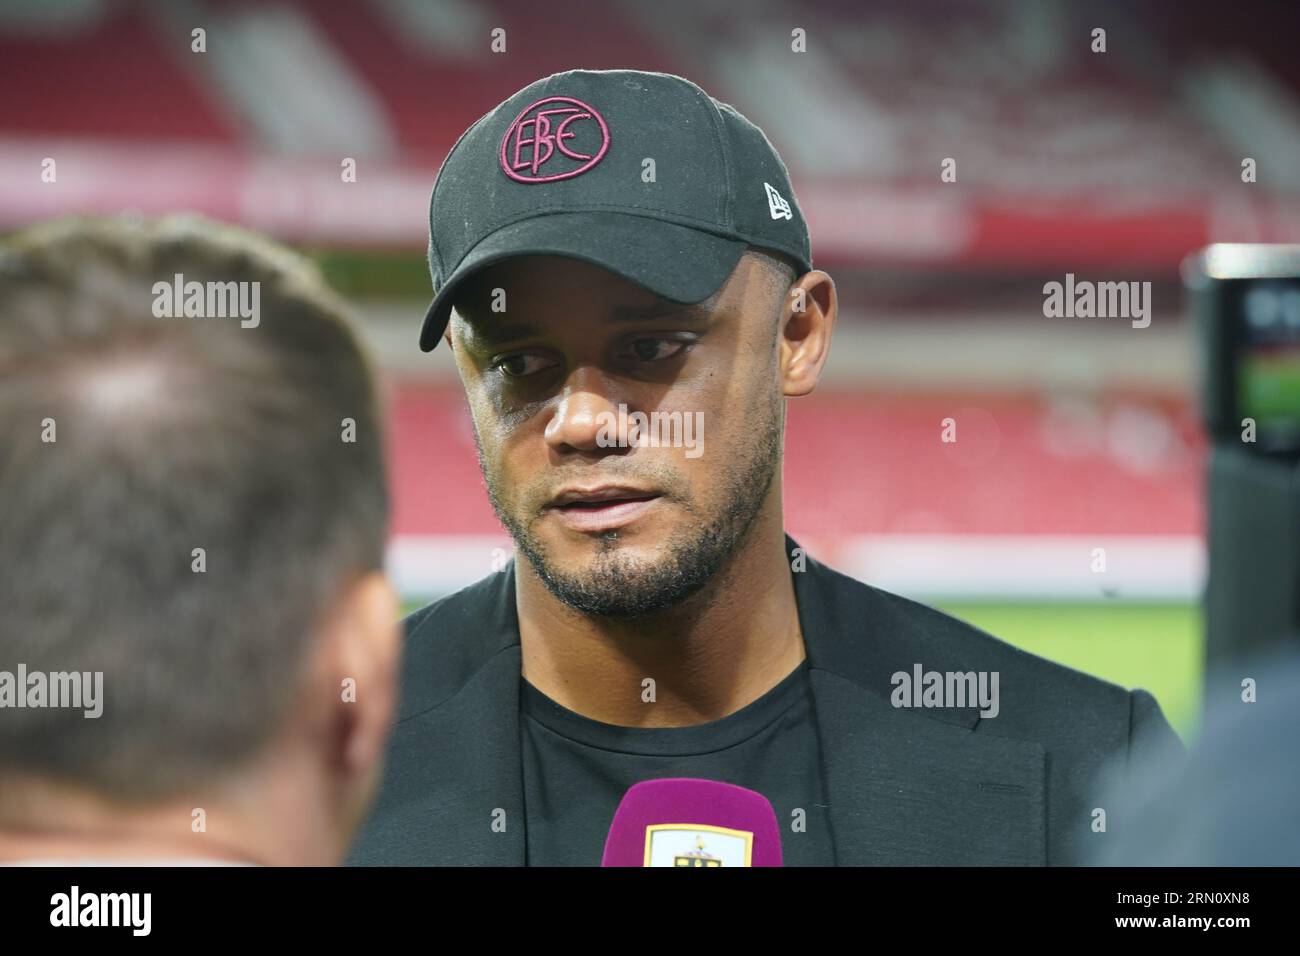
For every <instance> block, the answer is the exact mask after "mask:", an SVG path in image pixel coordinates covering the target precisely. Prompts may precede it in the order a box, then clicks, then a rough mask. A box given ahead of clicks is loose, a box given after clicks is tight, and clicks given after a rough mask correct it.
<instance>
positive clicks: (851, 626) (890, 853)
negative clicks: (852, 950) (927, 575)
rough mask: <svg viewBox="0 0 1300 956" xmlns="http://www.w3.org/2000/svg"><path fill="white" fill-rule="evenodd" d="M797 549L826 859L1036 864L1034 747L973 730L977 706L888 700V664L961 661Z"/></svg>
mask: <svg viewBox="0 0 1300 956" xmlns="http://www.w3.org/2000/svg"><path fill="white" fill-rule="evenodd" d="M786 544H787V548H788V549H791V552H792V554H793V553H794V551H793V549H796V548H797V547H798V545H796V544H795V543H794V541H792V540H790V539H788V538H787V540H786ZM805 560H807V568H806V570H804V571H802V572H800V571H796V572H795V573H794V575H793V577H794V582H795V594H796V597H797V599H798V603H799V620H800V625H801V628H802V630H803V635H804V644H805V648H806V651H807V655H808V664H809V669H810V675H811V679H812V686H813V704H814V709H815V712H816V715H817V725H818V734H819V737H820V740H821V747H822V760H823V762H824V764H825V768H826V788H827V796H828V802H829V804H830V808H829V818H830V826H831V833H832V837H833V840H834V844H835V854H836V862H837V863H838V864H839V865H841V866H844V865H850V866H853V865H871V866H898V865H909V864H910V865H916V864H923V865H959V866H964V865H991V864H992V865H999V864H1001V865H1008V864H1015V865H1025V864H1028V865H1040V866H1041V865H1043V864H1044V863H1045V862H1046V842H1045V836H1046V833H1045V823H1044V821H1045V807H1046V805H1045V798H1044V787H1045V781H1046V754H1045V751H1044V750H1043V747H1042V746H1041V745H1040V744H1037V743H1032V742H1026V741H1019V740H1011V739H1009V738H1003V737H998V736H995V735H993V734H990V733H984V732H981V728H980V715H979V711H978V709H977V708H976V707H967V708H960V709H959V708H939V709H927V710H913V709H904V708H896V707H894V706H893V705H892V704H891V702H890V693H889V691H890V688H891V687H892V683H891V680H890V678H891V675H893V674H894V673H896V672H898V671H905V672H907V673H911V672H912V670H913V667H914V666H915V665H916V664H918V663H919V664H922V665H923V666H924V667H925V669H927V670H931V669H934V670H966V669H967V668H965V667H962V666H960V663H959V661H958V660H954V659H952V657H951V654H952V651H951V649H949V648H946V647H944V646H942V645H939V644H936V643H931V642H929V641H928V640H927V635H926V634H925V633H924V632H922V631H919V630H918V629H917V628H916V627H915V626H914V625H911V623H910V620H909V619H908V618H906V617H901V616H900V615H899V614H898V612H897V610H896V609H895V608H894V607H892V606H886V605H884V604H883V603H882V602H881V601H880V600H879V599H878V595H879V594H880V593H881V592H878V591H876V590H875V589H874V588H871V587H869V586H867V585H864V584H862V583H861V582H858V581H854V580H852V579H850V578H847V577H844V576H843V575H840V574H838V573H837V572H835V571H832V570H830V569H829V568H826V567H824V566H822V565H820V564H818V563H817V562H815V561H812V560H810V559H805ZM797 566H798V565H797V564H796V567H797Z"/></svg>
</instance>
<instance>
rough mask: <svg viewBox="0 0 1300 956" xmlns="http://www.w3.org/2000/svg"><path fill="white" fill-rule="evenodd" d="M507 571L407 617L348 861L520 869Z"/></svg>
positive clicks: (513, 636)
mask: <svg viewBox="0 0 1300 956" xmlns="http://www.w3.org/2000/svg"><path fill="white" fill-rule="evenodd" d="M514 594H515V589H514V569H513V566H510V567H507V569H506V570H505V572H503V573H500V574H495V575H492V576H491V577H490V578H487V579H485V580H483V581H481V582H479V583H478V584H476V585H474V586H473V587H472V588H470V589H468V590H467V591H465V592H462V593H461V594H460V595H457V596H456V597H454V598H452V599H448V600H445V601H441V602H438V603H437V604H434V605H431V606H430V607H428V608H425V609H424V610H422V611H418V612H416V613H415V614H414V615H412V616H411V617H410V618H408V619H407V635H406V645H405V650H404V660H403V670H404V677H403V681H402V700H401V705H400V712H399V714H398V721H397V725H396V727H395V728H394V730H393V736H392V738H391V741H390V744H389V753H388V762H387V767H386V771H385V778H384V783H383V787H382V789H381V791H380V793H379V798H378V802H377V804H376V807H375V810H374V812H372V813H371V815H370V818H369V820H368V822H367V824H366V827H365V829H364V830H363V831H362V834H361V837H360V839H359V840H358V841H357V843H356V844H355V846H354V852H353V855H352V858H351V860H350V862H352V863H356V864H362V865H381V866H392V865H398V866H403V865H404V866H430V865H432V866H522V865H524V862H525V860H524V857H525V852H526V846H527V842H526V839H525V834H524V788H523V770H522V766H521V763H520V759H521V758H520V746H519V690H520V683H519V682H520V673H521V666H520V649H519V627H518V620H517V618H516V616H515V598H514Z"/></svg>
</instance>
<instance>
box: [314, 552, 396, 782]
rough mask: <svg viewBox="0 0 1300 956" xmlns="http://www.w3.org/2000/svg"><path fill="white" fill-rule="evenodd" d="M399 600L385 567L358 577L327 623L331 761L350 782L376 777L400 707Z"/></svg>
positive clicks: (326, 667) (327, 677) (326, 653)
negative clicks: (331, 697)
mask: <svg viewBox="0 0 1300 956" xmlns="http://www.w3.org/2000/svg"><path fill="white" fill-rule="evenodd" d="M399 610H400V608H399V604H398V600H397V595H396V593H395V592H394V591H393V588H392V585H390V584H389V583H388V579H387V578H386V577H385V576H384V574H383V573H382V572H380V571H375V572H372V573H370V574H367V575H365V576H364V577H362V578H359V579H357V580H356V581H355V582H353V584H352V585H351V586H350V587H349V588H348V589H347V591H346V592H345V593H344V594H343V596H342V598H341V599H340V600H339V602H338V603H337V604H336V605H335V608H334V612H333V614H332V615H331V617H330V620H329V622H328V623H327V624H326V626H325V633H324V635H323V636H324V639H325V642H326V646H325V647H324V648H322V651H323V654H324V660H325V662H326V665H325V672H326V673H325V676H324V680H325V681H326V688H327V691H328V692H332V694H333V695H334V696H333V705H332V710H333V717H332V719H330V720H329V725H330V727H331V728H332V730H331V736H332V738H333V739H332V741H331V751H332V753H331V759H332V762H333V763H334V765H335V768H336V771H337V772H338V773H340V774H342V775H343V777H344V778H345V780H347V781H358V780H363V779H365V778H368V777H370V776H373V775H376V774H377V773H378V770H379V764H380V762H381V760H382V759H383V755H384V749H385V747H386V745H387V743H388V735H389V732H390V731H391V729H392V723H393V716H394V711H395V709H396V707H397V693H398V667H399V664H400V658H401V625H400V623H399V621H398V615H399Z"/></svg>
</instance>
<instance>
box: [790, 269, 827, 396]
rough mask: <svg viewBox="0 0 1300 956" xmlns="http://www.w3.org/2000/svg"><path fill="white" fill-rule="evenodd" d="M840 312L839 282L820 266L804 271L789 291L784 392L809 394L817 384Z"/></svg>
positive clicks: (794, 394)
mask: <svg viewBox="0 0 1300 956" xmlns="http://www.w3.org/2000/svg"><path fill="white" fill-rule="evenodd" d="M837 311H838V302H837V300H836V297H835V281H834V280H833V279H832V278H831V277H830V276H828V275H827V274H826V273H825V272H822V271H821V270H820V269H814V270H813V271H812V272H807V273H804V275H802V276H800V277H799V279H798V280H796V281H795V283H794V284H793V285H791V286H790V289H789V291H787V292H786V294H785V304H784V306H783V307H782V310H781V335H780V345H781V357H780V361H781V383H782V393H783V394H784V395H786V396H788V397H789V396H796V395H807V394H808V393H809V392H811V391H812V390H813V389H814V388H816V387H817V382H818V380H819V379H820V378H821V374H822V367H823V366H824V365H825V364H826V357H827V355H829V354H830V347H831V332H832V330H833V329H834V328H835V317H836V314H837Z"/></svg>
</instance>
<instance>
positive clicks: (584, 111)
mask: <svg viewBox="0 0 1300 956" xmlns="http://www.w3.org/2000/svg"><path fill="white" fill-rule="evenodd" d="M595 133H599V136H600V145H599V146H594V142H595V139H596V136H595ZM574 139H577V140H579V141H580V142H581V143H582V144H583V148H585V149H588V150H591V151H590V152H580V151H579V149H578V144H576V143H570V142H569V141H570V140H574ZM593 147H594V148H593ZM608 149H609V127H608V126H606V125H605V118H604V117H603V116H601V115H600V114H599V113H598V112H596V109H595V107H592V106H588V105H587V104H586V103H584V102H582V100H575V99H573V98H572V97H570V96H548V97H546V99H544V100H538V101H537V102H536V103H533V104H531V105H530V106H528V107H527V108H525V109H524V111H523V112H522V113H520V114H519V115H518V116H516V117H515V121H514V122H513V123H511V124H510V128H509V129H508V130H506V135H505V136H504V137H503V138H502V140H501V168H502V169H503V170H505V174H506V175H507V176H509V177H510V178H511V179H513V180H515V181H516V182H521V183H552V182H555V181H556V180H557V179H572V178H573V177H574V176H580V175H581V174H583V173H585V172H586V171H587V170H589V169H591V167H593V166H595V165H596V164H597V163H598V162H600V160H601V158H602V157H603V156H604V155H605V152H606V151H607V150H608Z"/></svg>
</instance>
